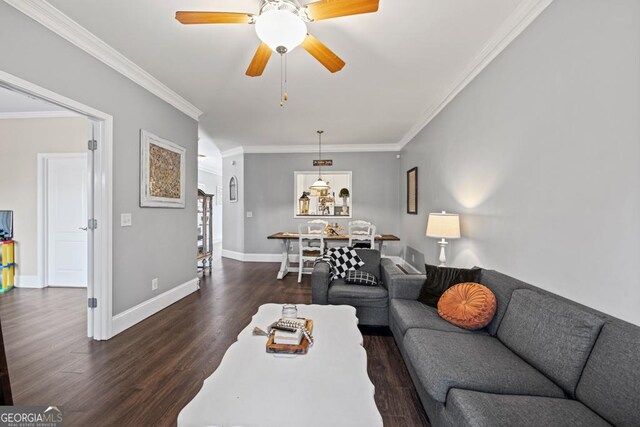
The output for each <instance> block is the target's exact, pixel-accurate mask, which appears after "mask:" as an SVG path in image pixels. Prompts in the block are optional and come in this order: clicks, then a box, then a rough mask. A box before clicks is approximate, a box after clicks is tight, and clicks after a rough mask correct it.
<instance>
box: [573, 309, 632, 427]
mask: <svg viewBox="0 0 640 427" xmlns="http://www.w3.org/2000/svg"><path fill="white" fill-rule="evenodd" d="M576 395H577V397H578V399H579V400H580V401H582V402H584V404H585V405H587V406H589V407H590V408H591V409H593V410H594V411H596V412H597V413H598V414H600V415H601V416H602V417H603V418H604V419H606V420H607V421H609V422H610V423H612V424H615V425H619V426H639V425H640V328H639V327H637V326H634V325H631V324H628V323H625V322H622V321H612V322H611V323H607V324H605V325H604V326H603V328H602V331H601V332H600V335H599V336H598V340H597V341H596V344H595V346H594V347H593V351H592V352H591V356H589V360H588V361H587V364H586V366H585V368H584V372H583V374H582V377H581V378H580V382H579V383H578V388H577V391H576Z"/></svg>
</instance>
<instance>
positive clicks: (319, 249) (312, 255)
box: [298, 219, 329, 283]
mask: <svg viewBox="0 0 640 427" xmlns="http://www.w3.org/2000/svg"><path fill="white" fill-rule="evenodd" d="M328 224H329V223H328V222H327V221H323V220H321V219H314V220H313V221H309V222H307V223H306V224H300V226H298V257H299V268H298V283H300V282H302V274H303V273H304V263H305V261H315V260H316V259H317V258H318V257H321V256H322V254H324V233H325V229H326V227H327V225H328ZM310 272H311V270H309V271H308V272H307V273H305V274H308V273H310Z"/></svg>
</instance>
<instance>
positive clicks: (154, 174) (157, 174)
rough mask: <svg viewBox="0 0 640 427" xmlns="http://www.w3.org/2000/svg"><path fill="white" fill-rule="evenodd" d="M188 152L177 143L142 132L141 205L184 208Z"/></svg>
mask: <svg viewBox="0 0 640 427" xmlns="http://www.w3.org/2000/svg"><path fill="white" fill-rule="evenodd" d="M186 152H187V150H186V149H185V148H184V147H181V146H180V145H178V144H175V143H173V142H171V141H167V140H166V139H163V138H160V137H159V136H156V135H154V134H152V133H151V132H147V131H145V130H141V131H140V206H141V207H154V208H184V207H185V177H186V161H185V154H186Z"/></svg>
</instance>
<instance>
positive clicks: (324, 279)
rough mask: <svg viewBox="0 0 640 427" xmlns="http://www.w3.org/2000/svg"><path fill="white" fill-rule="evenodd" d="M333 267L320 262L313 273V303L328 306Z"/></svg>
mask: <svg viewBox="0 0 640 427" xmlns="http://www.w3.org/2000/svg"><path fill="white" fill-rule="evenodd" d="M330 276H331V267H330V266H329V264H327V263H326V262H319V263H317V264H316V265H315V266H314V267H313V272H312V273H311V303H312V304H328V299H329V278H330Z"/></svg>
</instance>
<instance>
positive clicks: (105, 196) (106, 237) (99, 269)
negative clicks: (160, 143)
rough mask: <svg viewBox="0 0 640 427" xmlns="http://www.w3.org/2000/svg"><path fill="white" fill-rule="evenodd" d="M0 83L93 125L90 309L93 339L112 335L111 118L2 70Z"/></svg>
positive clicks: (101, 338)
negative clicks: (94, 303) (93, 303)
mask: <svg viewBox="0 0 640 427" xmlns="http://www.w3.org/2000/svg"><path fill="white" fill-rule="evenodd" d="M0 86H1V87H5V88H7V89H9V90H14V91H16V92H20V93H24V94H27V95H31V96H34V97H36V98H40V99H43V100H45V101H49V102H51V103H53V104H56V105H59V106H61V107H64V108H66V109H68V110H71V111H74V112H76V113H79V114H81V115H83V116H85V117H87V118H88V119H89V120H91V121H93V122H94V123H95V125H96V129H97V134H96V135H95V139H96V140H97V141H98V148H97V150H96V151H95V154H94V159H95V163H94V165H95V166H94V175H93V179H94V182H93V187H94V198H93V217H94V218H95V219H96V220H97V222H98V227H97V228H96V229H95V230H94V238H93V248H92V249H93V255H94V256H93V283H94V296H95V297H96V298H97V299H98V306H97V307H96V308H95V309H94V322H93V323H94V325H93V338H94V339H96V340H107V339H109V338H111V336H112V322H113V315H112V296H113V278H112V271H113V247H112V234H113V232H112V231H113V218H112V212H113V199H112V190H113V182H112V177H113V117H112V116H110V115H109V114H106V113H103V112H102V111H99V110H96V109H94V108H91V107H89V106H87V105H84V104H81V103H79V102H77V101H74V100H72V99H69V98H67V97H64V96H62V95H59V94H57V93H55V92H52V91H50V90H48V89H45V88H43V87H41V86H38V85H35V84H33V83H30V82H28V81H26V80H23V79H21V78H19V77H16V76H14V75H12V74H9V73H6V72H4V71H2V70H0ZM39 271H40V272H42V271H43V270H40V269H39ZM38 280H40V278H39V279H38Z"/></svg>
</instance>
